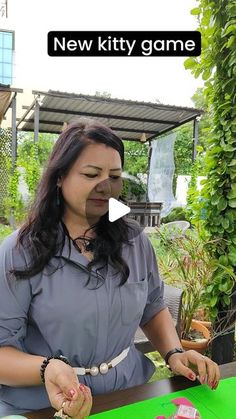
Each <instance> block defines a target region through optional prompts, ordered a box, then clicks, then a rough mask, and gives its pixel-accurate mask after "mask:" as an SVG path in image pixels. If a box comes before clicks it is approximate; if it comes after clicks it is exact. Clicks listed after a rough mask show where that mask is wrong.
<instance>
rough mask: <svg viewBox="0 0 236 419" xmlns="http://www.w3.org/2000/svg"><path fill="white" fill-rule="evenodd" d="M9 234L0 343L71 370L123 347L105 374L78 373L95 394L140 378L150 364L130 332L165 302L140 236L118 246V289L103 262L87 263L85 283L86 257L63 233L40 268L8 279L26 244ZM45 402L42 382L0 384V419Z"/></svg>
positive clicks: (0, 258)
mask: <svg viewBox="0 0 236 419" xmlns="http://www.w3.org/2000/svg"><path fill="white" fill-rule="evenodd" d="M17 234H18V232H17V231H16V232H14V233H13V234H11V235H10V236H9V237H7V238H6V239H5V241H4V242H3V244H2V245H1V247H0V346H13V347H15V348H18V349H19V350H21V351H24V352H26V353H30V354H35V355H41V356H49V355H53V354H55V353H57V354H63V355H65V356H66V357H67V358H68V359H69V361H70V363H71V365H72V366H73V367H78V366H82V367H91V366H92V365H100V364H101V363H102V362H109V361H110V360H112V359H113V358H114V357H116V356H117V355H119V354H120V353H121V352H122V351H123V350H124V349H125V348H127V347H129V346H130V351H129V353H128V355H127V357H126V358H125V359H124V360H123V361H122V362H120V363H119V364H118V365H117V366H116V367H114V368H111V369H109V371H108V373H107V374H105V375H102V374H98V375H97V376H95V377H93V376H91V375H85V376H79V380H80V382H83V383H85V384H86V385H87V386H89V387H90V388H91V390H92V393H93V394H94V395H95V394H99V393H106V392H111V391H114V390H118V389H124V388H127V387H131V386H135V385H139V384H143V383H144V382H146V381H148V380H149V378H150V377H151V375H152V374H153V372H154V370H155V367H154V365H153V363H152V362H151V361H150V360H149V359H148V358H147V357H146V356H145V355H143V354H142V353H141V352H139V351H138V350H136V349H135V347H134V343H133V340H134V334H135V332H136V330H137V328H138V326H139V325H141V326H142V325H145V323H147V322H148V321H149V320H150V319H151V318H152V317H153V316H154V315H155V314H157V313H158V312H159V311H160V310H162V309H163V308H165V303H164V301H163V283H162V281H161V280H160V277H159V274H158V268H157V264H156V257H155V254H154V251H153V248H152V246H151V243H150V241H149V239H148V238H147V237H146V235H145V234H144V233H140V234H139V235H137V236H136V237H134V238H132V240H131V241H132V243H133V245H132V246H129V245H123V247H122V256H123V258H124V259H125V261H126V262H127V263H128V265H129V268H130V275H129V278H128V280H127V282H126V283H125V284H124V285H122V286H119V283H120V279H121V277H120V274H117V272H116V271H115V269H114V268H113V267H112V266H111V265H109V264H108V266H107V267H103V268H102V269H99V270H98V271H96V268H98V266H97V267H96V266H94V267H93V270H92V276H91V281H90V283H89V284H88V285H87V280H88V270H87V265H88V260H87V259H86V258H85V257H84V256H83V255H82V254H80V253H79V252H78V251H77V250H76V249H75V248H74V247H73V245H71V246H69V240H70V239H69V238H68V237H66V238H65V245H64V247H63V251H62V254H61V255H60V254H56V255H55V256H54V257H53V258H52V259H51V262H50V264H49V265H48V266H45V268H44V269H43V271H42V272H40V273H39V274H37V275H35V276H34V277H32V278H30V279H23V280H15V279H14V278H12V276H10V275H9V274H8V271H9V269H12V268H13V266H14V267H15V268H16V267H17V268H19V267H24V266H25V264H26V262H27V260H28V256H27V252H26V249H21V250H22V251H21V252H19V250H17V249H16V248H15V244H16V238H17ZM70 247H71V252H70V251H69V248H70ZM53 266H54V267H58V266H59V268H58V269H56V270H55V268H53ZM100 275H102V277H103V278H105V281H104V282H103V283H101V280H100V278H101V276H100ZM97 285H100V286H98V287H97ZM0 362H1V359H0ZM49 406H50V402H49V399H48V396H47V393H46V390H45V387H44V386H43V385H39V386H32V387H8V386H5V385H2V386H0V417H1V416H4V415H7V414H14V413H16V412H18V413H23V412H26V411H30V410H34V409H42V408H46V407H49Z"/></svg>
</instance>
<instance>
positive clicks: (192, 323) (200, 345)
mask: <svg viewBox="0 0 236 419" xmlns="http://www.w3.org/2000/svg"><path fill="white" fill-rule="evenodd" d="M151 240H152V243H153V245H154V248H155V249H156V253H157V258H158V263H159V268H160V273H161V276H162V278H163V279H164V281H165V282H166V283H169V284H171V285H174V286H176V287H180V288H182V289H183V301H182V312H181V325H182V327H181V329H182V333H181V338H182V345H183V347H185V348H187V349H190V348H192V346H193V347H194V349H196V350H198V351H200V352H202V353H203V352H204V350H205V349H206V347H207V345H208V342H209V340H210V337H211V336H210V331H209V329H207V328H206V327H204V326H202V325H200V324H199V322H197V321H196V320H195V319H194V316H195V313H196V312H197V310H198V309H199V308H200V307H201V308H202V307H203V308H204V307H209V306H210V305H211V297H212V296H211V295H210V292H209V290H210V285H211V278H212V275H213V272H215V270H216V269H219V267H220V271H221V275H224V274H225V270H226V269H227V268H226V267H224V266H223V265H220V264H219V262H218V261H217V260H213V259H212V257H211V256H210V254H209V252H208V251H207V246H206V244H207V241H206V240H204V238H203V237H202V236H201V235H200V234H199V231H198V230H197V229H188V230H187V231H186V232H185V233H184V234H183V233H182V231H181V232H179V234H178V232H177V231H176V232H175V233H174V234H173V232H170V231H169V230H166V229H165V226H163V227H162V228H161V229H159V237H158V238H154V237H153V238H152V239H151ZM227 274H228V272H227ZM193 340H194V341H193ZM190 341H192V342H191V343H190ZM192 343H193V345H192Z"/></svg>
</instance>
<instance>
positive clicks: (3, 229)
mask: <svg viewBox="0 0 236 419" xmlns="http://www.w3.org/2000/svg"><path fill="white" fill-rule="evenodd" d="M12 232H13V228H12V227H11V226H9V225H5V224H1V223H0V244H1V242H2V241H3V240H4V239H5V237H7V236H9V234H11V233H12Z"/></svg>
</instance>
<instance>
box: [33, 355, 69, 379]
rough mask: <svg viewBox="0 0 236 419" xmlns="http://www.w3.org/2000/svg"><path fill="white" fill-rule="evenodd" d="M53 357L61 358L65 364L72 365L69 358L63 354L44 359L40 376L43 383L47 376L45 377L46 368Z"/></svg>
mask: <svg viewBox="0 0 236 419" xmlns="http://www.w3.org/2000/svg"><path fill="white" fill-rule="evenodd" d="M51 359H59V360H60V361H62V362H65V364H67V365H70V363H69V361H68V359H67V358H66V357H65V356H63V355H54V356H48V357H47V358H46V359H44V361H43V363H42V365H41V367H40V377H41V380H42V383H43V384H45V377H44V375H45V370H46V368H47V366H48V364H49V362H50V361H51Z"/></svg>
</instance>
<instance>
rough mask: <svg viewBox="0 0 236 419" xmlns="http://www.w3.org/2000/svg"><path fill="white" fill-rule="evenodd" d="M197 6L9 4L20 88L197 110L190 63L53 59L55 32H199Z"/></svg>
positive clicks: (157, 0)
mask: <svg viewBox="0 0 236 419" xmlns="http://www.w3.org/2000/svg"><path fill="white" fill-rule="evenodd" d="M197 5H198V3H197V0H145V1H144V0H64V1H61V0H40V1H37V0H35V1H32V0H8V9H9V18H8V19H5V20H4V19H0V28H2V29H4V25H5V27H6V28H8V29H11V30H15V68H14V86H15V87H19V88H26V89H34V90H48V89H53V90H59V91H66V92H74V93H83V94H95V92H96V91H99V92H104V91H106V92H109V93H110V94H111V96H112V97H117V98H124V99H130V100H141V101H150V102H154V101H156V100H159V101H160V102H161V103H163V104H170V105H180V106H190V107H191V106H193V102H192V101H191V96H192V95H193V94H194V92H195V91H196V89H197V87H200V86H202V81H201V79H197V80H196V79H195V78H194V76H193V75H192V74H191V73H190V71H187V70H185V69H184V65H183V62H184V60H185V59H186V58H184V57H49V56H48V55H47V33H48V32H49V31H52V30H75V31H83V30H86V31H91V30H97V31H99V30H107V31H109V30H113V31H114V30H120V31H128V30H129V31H130V30H134V31H162V30H165V31H167V30H172V31H174V30H176V31H184V30H196V29H197V21H196V17H195V16H192V15H191V14H190V10H191V9H192V8H194V7H197Z"/></svg>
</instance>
